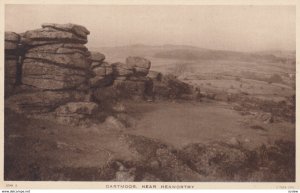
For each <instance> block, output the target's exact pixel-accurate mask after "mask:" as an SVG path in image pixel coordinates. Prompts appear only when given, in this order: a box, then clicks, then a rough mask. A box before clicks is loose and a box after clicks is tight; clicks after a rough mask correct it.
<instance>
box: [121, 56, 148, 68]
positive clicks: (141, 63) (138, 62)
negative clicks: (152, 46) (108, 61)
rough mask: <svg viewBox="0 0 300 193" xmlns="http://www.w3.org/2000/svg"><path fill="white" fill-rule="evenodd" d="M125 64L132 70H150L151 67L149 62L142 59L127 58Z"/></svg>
mask: <svg viewBox="0 0 300 193" xmlns="http://www.w3.org/2000/svg"><path fill="white" fill-rule="evenodd" d="M126 64H127V65H129V66H131V67H132V68H134V67H138V68H146V69H150V67H151V62H150V61H149V60H147V59H145V58H142V57H133V56H129V57H128V58H126Z"/></svg>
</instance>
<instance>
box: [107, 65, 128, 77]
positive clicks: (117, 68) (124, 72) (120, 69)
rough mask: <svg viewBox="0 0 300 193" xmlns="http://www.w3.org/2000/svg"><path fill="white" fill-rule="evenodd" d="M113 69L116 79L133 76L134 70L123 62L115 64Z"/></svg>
mask: <svg viewBox="0 0 300 193" xmlns="http://www.w3.org/2000/svg"><path fill="white" fill-rule="evenodd" d="M112 69H113V74H114V76H115V77H118V76H123V77H128V76H131V75H133V68H132V67H131V66H129V65H126V64H123V63H121V62H117V63H113V64H112Z"/></svg>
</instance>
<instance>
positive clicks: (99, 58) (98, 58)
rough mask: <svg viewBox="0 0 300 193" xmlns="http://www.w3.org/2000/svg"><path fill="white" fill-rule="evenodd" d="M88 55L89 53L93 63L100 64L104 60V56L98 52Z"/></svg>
mask: <svg viewBox="0 0 300 193" xmlns="http://www.w3.org/2000/svg"><path fill="white" fill-rule="evenodd" d="M90 53H91V56H90V59H91V60H92V61H93V62H100V63H101V62H103V61H104V60H105V56H104V54H101V53H100V52H90Z"/></svg>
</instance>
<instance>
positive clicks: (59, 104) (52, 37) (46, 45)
mask: <svg viewBox="0 0 300 193" xmlns="http://www.w3.org/2000/svg"><path fill="white" fill-rule="evenodd" d="M89 33H90V32H89V31H88V30H87V29H86V28H85V27H83V26H80V25H75V24H51V23H47V24H43V25H42V28H41V29H36V30H30V31H27V32H25V33H23V34H21V36H22V37H21V38H20V37H19V36H18V35H17V34H15V33H6V40H7V42H8V43H7V44H6V48H7V50H8V52H7V55H8V54H10V55H11V54H14V53H15V52H13V51H14V50H16V49H17V48H19V47H18V46H17V45H15V44H17V43H19V42H20V39H22V41H21V42H20V44H21V49H19V50H21V51H19V52H22V53H23V54H20V53H16V55H17V57H16V58H17V59H18V60H20V61H21V64H20V65H19V66H20V68H21V69H20V70H19V71H18V70H15V69H17V67H18V65H17V64H16V61H17V60H16V59H15V58H13V59H14V60H13V61H9V62H7V63H6V66H9V68H7V69H8V70H7V73H6V77H5V78H6V80H8V81H7V82H8V83H9V84H12V83H15V82H16V80H12V79H10V75H11V77H12V78H13V77H14V78H18V76H16V75H15V74H18V72H20V76H19V78H20V83H19V84H20V85H19V87H20V88H22V89H19V90H20V92H19V93H17V94H16V95H13V96H11V97H9V98H8V99H7V100H6V107H8V108H11V109H13V110H14V111H17V112H20V113H26V115H34V114H36V115H38V114H41V113H53V112H56V114H55V115H56V117H68V116H67V115H66V114H70V115H69V117H76V116H74V113H75V112H65V113H61V109H62V108H64V107H65V105H66V103H68V104H70V102H79V103H78V104H77V103H71V104H72V106H76V107H77V106H81V107H80V108H85V107H86V108H88V107H89V106H90V105H91V104H87V103H82V102H84V101H86V100H89V98H88V92H89V84H88V79H89V77H90V76H91V74H92V71H91V69H90V66H91V62H92V60H91V59H90V55H91V53H90V52H89V51H88V49H87V48H86V47H85V46H84V44H86V43H87V35H88V34H89ZM10 55H9V56H10ZM100 57H101V56H100ZM98 58H99V56H98ZM98 60H99V59H98ZM13 62H14V63H13ZM95 105H97V104H94V106H95ZM95 108H96V107H95ZM58 112H60V113H58ZM78 114H80V113H78ZM77 118H83V116H77ZM57 120H60V119H57ZM62 120H63V121H64V120H65V119H63V118H62Z"/></svg>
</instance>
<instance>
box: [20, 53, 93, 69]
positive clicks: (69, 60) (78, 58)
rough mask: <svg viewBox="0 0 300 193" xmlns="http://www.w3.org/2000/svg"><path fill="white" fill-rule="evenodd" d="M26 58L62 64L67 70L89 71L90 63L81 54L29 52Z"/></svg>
mask: <svg viewBox="0 0 300 193" xmlns="http://www.w3.org/2000/svg"><path fill="white" fill-rule="evenodd" d="M25 58H30V59H39V60H43V61H45V62H50V63H56V64H61V65H62V66H64V67H67V68H80V69H88V68H89V66H90V63H89V61H88V59H87V57H86V56H85V55H83V54H80V53H74V54H52V53H43V52H28V53H27V54H26V55H25Z"/></svg>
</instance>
